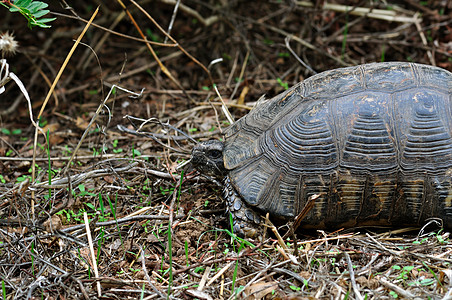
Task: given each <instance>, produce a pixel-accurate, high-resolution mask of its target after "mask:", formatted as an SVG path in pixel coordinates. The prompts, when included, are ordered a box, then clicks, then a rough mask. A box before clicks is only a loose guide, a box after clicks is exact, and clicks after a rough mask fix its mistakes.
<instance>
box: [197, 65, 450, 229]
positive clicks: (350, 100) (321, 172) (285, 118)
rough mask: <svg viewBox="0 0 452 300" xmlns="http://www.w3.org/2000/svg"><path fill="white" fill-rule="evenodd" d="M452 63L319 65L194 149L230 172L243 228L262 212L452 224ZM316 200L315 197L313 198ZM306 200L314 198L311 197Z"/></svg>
mask: <svg viewBox="0 0 452 300" xmlns="http://www.w3.org/2000/svg"><path fill="white" fill-rule="evenodd" d="M451 136H452V73H450V72H448V71H446V70H444V69H441V68H438V67H433V66H428V65H422V64H415V63H405V62H386V63H370V64H364V65H360V66H355V67H346V68H340V69H336V70H330V71H326V72H323V73H320V74H317V75H314V76H312V77H310V78H308V79H306V80H304V81H302V82H300V83H298V84H297V85H295V86H293V87H292V88H290V89H289V90H287V91H285V92H283V93H282V94H280V95H277V96H275V97H274V98H272V99H269V100H264V101H259V102H258V104H257V105H256V107H255V108H253V109H252V110H251V111H250V112H249V113H248V114H247V115H245V116H244V117H243V118H241V119H240V120H239V121H237V122H236V123H234V124H233V125H232V126H231V127H230V128H228V129H227V130H226V132H225V136H224V142H221V141H218V140H210V141H204V142H200V143H199V144H197V145H196V146H195V147H194V149H193V150H192V156H191V162H192V164H193V165H194V167H195V168H197V169H198V170H199V171H200V172H203V173H206V174H209V175H216V176H219V177H222V178H224V196H225V198H226V206H227V210H228V211H229V212H230V213H231V214H232V217H233V230H234V231H235V232H236V233H238V234H239V235H242V236H253V235H255V234H256V232H257V231H256V228H258V225H259V224H260V223H261V222H262V219H261V217H260V215H261V214H262V213H266V212H269V213H270V215H273V216H276V217H281V218H284V219H293V218H295V217H297V216H298V215H299V214H300V213H302V212H303V211H304V212H305V213H306V215H305V216H304V218H303V220H302V222H301V225H302V227H305V228H326V229H328V228H339V227H354V226H413V225H414V226H421V225H422V224H423V223H424V222H425V221H426V220H427V219H429V218H440V219H441V220H442V221H443V225H444V226H445V227H452V183H451V182H452V138H451ZM308 206H309V207H308ZM307 208H308V209H307Z"/></svg>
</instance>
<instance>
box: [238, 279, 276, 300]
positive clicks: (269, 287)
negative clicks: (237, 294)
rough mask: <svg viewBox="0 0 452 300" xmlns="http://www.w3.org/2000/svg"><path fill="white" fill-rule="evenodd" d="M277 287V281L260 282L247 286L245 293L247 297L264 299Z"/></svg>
mask: <svg viewBox="0 0 452 300" xmlns="http://www.w3.org/2000/svg"><path fill="white" fill-rule="evenodd" d="M277 287H278V283H277V282H276V281H270V282H258V283H254V284H252V285H250V286H249V287H247V288H246V289H245V290H244V291H243V293H244V294H245V295H246V297H247V298H246V299H262V298H264V297H265V296H266V295H268V294H270V293H272V292H273V291H274V290H276V288H277Z"/></svg>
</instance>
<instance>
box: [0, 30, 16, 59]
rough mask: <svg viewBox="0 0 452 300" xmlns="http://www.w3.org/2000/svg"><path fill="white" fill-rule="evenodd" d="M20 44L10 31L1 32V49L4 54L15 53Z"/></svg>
mask: <svg viewBox="0 0 452 300" xmlns="http://www.w3.org/2000/svg"><path fill="white" fill-rule="evenodd" d="M18 46H19V44H18V43H17V42H16V40H15V39H14V36H13V35H12V34H10V33H9V32H5V33H0V51H1V53H2V56H3V55H5V56H8V55H14V54H15V53H16V50H17V47H18Z"/></svg>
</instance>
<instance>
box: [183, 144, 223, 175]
mask: <svg viewBox="0 0 452 300" xmlns="http://www.w3.org/2000/svg"><path fill="white" fill-rule="evenodd" d="M223 149H224V144H223V142H220V141H217V140H209V141H205V142H201V143H199V144H197V145H196V146H195V147H194V148H193V150H192V151H191V163H192V164H193V166H194V167H195V168H196V169H197V170H198V171H200V172H202V173H204V174H206V175H210V176H216V177H223V176H225V175H226V173H227V170H226V168H225V167H224V161H223Z"/></svg>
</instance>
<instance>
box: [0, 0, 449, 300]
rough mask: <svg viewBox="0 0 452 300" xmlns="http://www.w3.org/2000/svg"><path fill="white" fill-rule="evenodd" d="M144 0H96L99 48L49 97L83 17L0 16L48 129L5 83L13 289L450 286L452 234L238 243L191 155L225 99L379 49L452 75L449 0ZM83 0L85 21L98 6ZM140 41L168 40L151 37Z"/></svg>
mask: <svg viewBox="0 0 452 300" xmlns="http://www.w3.org/2000/svg"><path fill="white" fill-rule="evenodd" d="M148 2H149V1H142V2H140V5H141V7H142V8H143V9H144V10H145V11H147V12H148V13H149V16H150V17H152V18H153V19H154V21H155V23H153V22H152V21H151V20H150V19H149V18H148V17H146V16H145V15H144V14H143V13H142V12H140V10H139V9H138V8H137V7H138V4H136V3H127V4H130V5H129V6H128V13H129V15H128V14H127V13H124V12H123V11H122V10H121V8H120V5H119V4H118V3H119V2H114V3H113V2H108V3H103V4H102V5H101V7H100V12H99V15H98V16H97V17H96V18H95V19H94V21H93V24H92V25H91V26H90V27H89V30H88V32H87V33H86V35H85V37H84V38H83V39H82V42H83V43H84V45H86V44H87V45H89V46H90V47H91V48H88V47H86V46H84V45H83V44H82V45H78V47H77V49H76V51H75V52H74V54H73V57H72V58H71V59H70V60H69V61H68V65H67V67H66V69H65V70H64V72H63V73H62V76H61V78H60V79H59V80H56V82H55V83H56V86H55V92H54V93H52V94H50V93H49V95H51V97H50V98H49V99H50V102H48V103H47V107H46V108H44V106H45V104H44V101H43V99H44V98H45V95H47V93H48V91H49V90H50V87H51V85H52V82H53V78H55V77H56V74H57V73H58V71H59V70H60V67H61V65H62V63H63V61H64V60H65V58H67V57H68V53H69V50H70V48H71V47H72V46H73V39H76V38H77V37H78V36H79V35H80V33H81V31H82V29H83V27H84V26H85V25H86V23H85V22H83V21H80V20H77V19H76V18H75V17H71V16H70V15H71V11H70V10H63V9H61V8H60V7H59V6H55V7H50V9H51V10H52V11H54V12H59V14H58V15H57V21H55V22H54V23H53V24H52V28H51V29H47V30H40V29H34V30H33V31H29V30H28V29H26V25H25V24H26V22H25V21H24V22H23V23H22V24H21V23H20V22H19V21H18V18H17V16H15V15H13V14H8V13H6V10H2V11H0V13H1V14H4V16H3V15H2V16H0V19H4V20H5V21H4V22H3V24H1V25H0V31H6V30H9V31H14V32H15V36H16V39H17V40H18V41H19V45H20V48H19V52H18V54H17V55H16V56H14V57H10V58H8V60H7V61H8V64H9V66H10V70H13V71H14V73H15V74H16V75H17V76H18V77H19V78H20V79H21V80H22V82H23V83H24V86H25V87H26V88H27V90H28V92H29V94H30V98H31V100H32V105H33V109H34V116H37V115H39V114H40V113H39V111H40V110H41V114H42V118H41V120H40V125H41V128H42V130H43V132H45V133H47V132H49V137H48V139H47V140H46V139H45V138H44V136H43V135H40V134H38V136H37V138H36V139H35V135H34V133H35V128H34V127H33V126H32V124H31V122H30V119H29V110H28V107H27V105H26V104H25V101H24V100H23V98H21V92H20V90H19V89H18V88H17V86H16V85H15V84H14V82H11V83H9V84H8V85H6V91H5V92H4V93H3V94H1V95H0V97H1V98H0V100H1V101H0V107H1V108H0V115H1V122H2V123H1V125H0V127H1V128H2V131H1V134H0V174H1V176H0V281H1V284H2V286H1V293H2V295H3V297H5V298H6V299H16V298H17V299H19V298H32V299H35V298H36V299H37V298H46V299H63V298H64V299H83V298H85V299H95V298H102V299H107V298H113V299H129V298H131V299H136V298H143V299H159V298H172V299H191V298H197V299H219V298H223V299H234V298H245V297H248V299H260V298H268V299H393V298H394V299H395V298H409V299H411V298H416V297H417V298H419V299H428V298H430V299H452V294H451V293H452V292H451V291H452V289H450V285H451V284H452V279H451V277H452V272H451V262H452V244H451V241H450V239H449V233H448V232H445V231H442V230H440V229H438V228H437V227H434V226H429V227H428V229H425V230H424V231H420V229H419V228H417V229H392V230H390V229H375V228H374V229H363V228H356V229H354V230H338V231H336V232H323V231H301V232H299V234H298V235H297V239H296V240H285V241H283V243H281V242H278V240H277V239H275V238H274V235H273V234H270V232H268V234H267V235H266V236H267V237H265V238H263V239H261V240H246V241H244V240H242V239H240V238H237V237H236V236H234V235H233V234H231V233H230V231H229V225H228V221H229V220H228V217H226V216H225V213H224V204H223V203H222V200H221V186H220V185H219V184H218V183H216V182H214V181H212V180H211V179H209V178H205V177H202V176H201V175H200V174H197V173H196V172H194V171H193V170H191V169H190V168H189V166H186V165H184V161H186V160H187V159H188V158H189V153H190V149H191V148H192V146H193V143H194V142H193V140H192V139H196V140H200V139H206V138H210V137H217V138H218V137H220V136H221V135H220V131H221V130H222V129H224V128H226V127H227V124H228V121H227V119H226V117H225V115H224V114H223V112H222V110H221V105H222V103H225V104H226V106H228V107H229V110H230V111H231V113H232V116H233V117H235V118H236V119H237V118H239V117H240V116H242V115H244V114H246V113H247V111H248V109H249V108H251V107H252V105H253V104H254V103H255V102H256V101H257V100H258V99H259V97H260V96H261V95H262V94H264V93H266V94H267V95H268V96H272V95H275V94H277V93H279V92H281V91H283V90H284V88H285V87H286V86H291V85H293V84H295V83H296V82H298V81H300V80H302V79H304V78H306V77H308V76H310V75H311V74H312V73H313V72H320V71H322V70H327V69H332V68H336V67H341V66H346V65H356V64H359V63H365V62H371V61H381V60H384V61H395V60H398V61H415V62H420V63H426V64H434V65H438V66H441V67H443V68H446V69H448V70H452V62H451V61H452V50H451V49H452V48H451V47H452V46H451V43H452V42H451V40H452V38H451V37H452V32H451V26H452V21H451V18H450V14H451V13H452V7H451V4H450V3H449V2H442V1H427V3H426V4H425V5H424V4H423V3H421V4H419V3H418V2H417V1H411V0H406V1H403V2H402V3H399V4H398V5H384V4H383V3H376V4H375V7H370V6H369V5H368V3H367V1H361V3H359V4H357V5H356V6H354V7H352V8H347V7H345V6H344V3H343V2H340V1H337V2H335V3H323V2H322V3H321V4H320V2H319V3H311V2H308V1H298V2H290V3H289V2H281V3H280V2H278V1H275V3H273V2H253V3H248V2H242V1H237V2H236V1H231V2H230V3H229V1H218V2H217V1H201V2H198V1H184V2H183V4H181V6H180V7H179V11H178V12H177V14H174V13H173V11H174V3H175V2H176V1H172V0H164V1H163V0H162V1H153V2H150V3H148ZM74 5H76V6H75V7H74V9H73V12H75V13H76V14H77V15H80V16H81V17H83V18H84V19H86V20H88V19H89V18H90V17H91V15H92V13H93V11H94V9H91V8H90V7H88V5H86V4H81V3H78V4H74ZM0 8H2V7H0ZM62 14H65V15H66V16H62ZM172 16H174V24H172V26H168V24H171V17H172ZM130 17H133V19H134V20H135V21H136V23H137V25H136V27H134V26H132V25H131V24H132V23H131V21H130V20H131V18H130ZM156 24H158V25H159V26H161V27H163V28H164V29H163V30H164V32H166V34H165V33H163V32H162V31H159V29H158V27H157V26H156ZM100 26H102V27H100ZM168 27H171V29H170V30H169V29H168ZM107 28H108V29H107ZM138 28H139V29H140V30H141V31H142V32H143V36H140V35H139V34H137V33H136V32H137V29H138ZM168 32H169V35H170V36H171V38H168V42H167V45H166V46H162V45H161V43H163V42H164V41H165V37H166V36H167V35H168ZM131 36H133V37H134V38H133V39H132V38H131ZM143 37H145V38H146V39H149V40H153V41H155V42H157V43H154V44H148V45H147V46H145V44H144V42H143V41H142V40H143ZM93 51H94V52H95V53H96V56H94V55H93ZM152 52H153V54H151V53H152ZM294 55H296V56H297V57H295V56H294ZM217 58H222V59H223V60H222V62H217V63H215V64H213V65H209V64H210V62H211V61H213V60H214V59H217ZM156 59H157V60H156ZM300 61H302V62H303V63H300ZM162 70H163V71H162ZM212 82H213V83H215V84H216V86H217V88H218V91H219V93H220V94H221V97H222V99H220V98H219V97H218V96H217V94H216V92H215V91H214V89H213V88H212ZM113 85H117V86H119V87H122V88H126V89H127V90H124V89H120V88H119V87H116V88H115V89H112V86H113ZM143 88H144V91H142V89H143ZM109 91H110V92H111V94H108V93H109ZM130 96H133V97H132V98H130ZM221 100H222V101H223V102H222V101H221ZM214 108H215V109H214ZM125 116H128V117H127V118H125ZM132 116H133V117H132ZM144 120H146V121H144ZM90 122H92V125H91V123H90ZM185 133H186V134H189V135H190V138H189V137H187V136H185V135H184V134H185ZM34 139H35V140H34ZM34 141H36V147H35V149H33V143H34ZM33 156H35V157H36V158H35V160H36V169H35V171H34V172H33V171H32V170H31V166H32V161H33ZM49 173H50V174H51V176H50V177H51V179H50V181H49V176H48V174H49ZM86 218H87V219H88V220H89V225H88V224H85V223H86V222H84V220H85V219H86ZM431 228H432V229H431ZM280 231H281V232H284V228H280Z"/></svg>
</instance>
